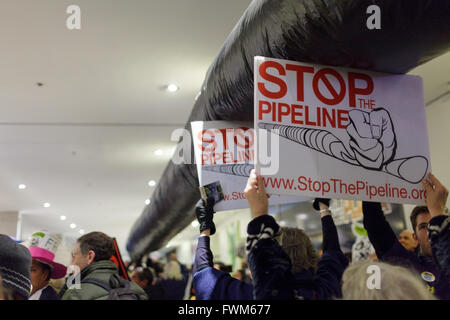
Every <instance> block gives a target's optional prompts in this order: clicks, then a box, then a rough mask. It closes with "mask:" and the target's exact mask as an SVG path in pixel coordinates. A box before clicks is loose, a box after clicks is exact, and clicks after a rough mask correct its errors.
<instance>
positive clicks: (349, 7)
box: [127, 0, 450, 260]
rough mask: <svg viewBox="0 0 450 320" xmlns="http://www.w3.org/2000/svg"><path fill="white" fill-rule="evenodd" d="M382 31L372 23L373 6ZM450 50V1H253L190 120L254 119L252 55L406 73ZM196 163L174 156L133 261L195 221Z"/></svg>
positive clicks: (138, 226)
mask: <svg viewBox="0 0 450 320" xmlns="http://www.w3.org/2000/svg"><path fill="white" fill-rule="evenodd" d="M374 4H375V5H377V6H378V7H379V8H380V16H381V29H372V30H371V29H368V27H367V24H366V23H367V19H368V18H369V16H371V15H372V12H370V13H366V11H367V8H368V7H369V6H370V5H374ZM449 49H450V1H447V0H427V1H424V0H353V1H352V0H347V1H342V0H254V1H253V2H252V3H251V4H250V6H249V7H248V8H247V10H246V11H245V13H244V15H243V16H242V17H241V19H240V20H239V22H238V23H237V25H236V26H235V27H234V29H233V30H232V32H231V34H230V35H229V36H228V38H227V40H226V41H225V43H224V45H223V46H222V49H221V50H220V52H219V54H218V56H217V57H216V58H215V60H214V62H213V64H212V65H211V66H210V68H209V70H208V73H207V75H206V77H205V80H204V83H203V86H202V88H201V92H200V95H199V97H198V99H197V101H196V102H195V104H194V108H193V111H192V113H191V115H190V117H189V119H188V122H187V124H186V127H185V128H186V129H188V130H189V131H190V122H191V121H195V120H246V121H249V120H250V121H252V120H253V57H254V56H257V55H260V56H266V57H273V58H281V59H288V60H295V61H303V62H313V63H319V64H324V65H333V66H343V67H352V68H358V69H366V70H372V71H381V72H390V73H406V72H408V71H409V70H411V69H412V68H414V67H416V66H418V65H420V64H422V63H424V62H427V61H429V60H431V59H433V58H435V57H437V56H439V55H441V54H443V53H445V52H447V51H448V50H449ZM199 198H200V193H199V191H198V180H197V171H196V168H195V165H193V164H182V165H175V164H174V163H172V162H169V164H168V165H167V167H166V169H165V171H164V174H163V176H162V178H161V180H160V181H159V184H158V186H157V187H156V190H155V192H154V193H153V196H152V199H151V200H152V202H151V205H149V206H147V207H146V208H145V209H144V211H143V213H142V215H141V217H140V218H139V219H138V220H137V221H136V222H135V224H134V226H133V228H132V230H131V233H130V236H129V238H128V243H127V249H128V251H129V253H130V255H131V257H132V259H134V260H137V259H139V258H140V257H142V255H144V254H146V253H148V252H151V251H154V250H157V249H159V248H161V247H162V246H163V245H165V243H166V242H167V241H168V240H169V239H171V238H172V237H173V236H174V235H175V234H177V233H178V232H179V231H181V230H182V229H183V228H185V227H186V226H187V225H188V224H189V222H190V221H192V219H194V217H195V214H194V205H195V203H196V202H197V200H198V199H199Z"/></svg>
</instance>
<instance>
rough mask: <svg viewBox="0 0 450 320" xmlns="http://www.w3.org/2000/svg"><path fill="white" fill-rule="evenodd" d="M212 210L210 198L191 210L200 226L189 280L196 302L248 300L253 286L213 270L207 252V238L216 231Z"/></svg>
mask: <svg viewBox="0 0 450 320" xmlns="http://www.w3.org/2000/svg"><path fill="white" fill-rule="evenodd" d="M213 208H214V199H213V198H208V199H207V203H205V202H204V201H203V200H200V201H199V202H198V203H197V205H196V208H195V213H196V216H197V220H198V222H199V226H200V237H199V238H198V244H197V250H196V252H195V262H194V276H193V284H194V288H195V293H196V298H197V299H198V300H252V299H253V286H251V285H249V284H247V283H245V282H243V281H239V280H237V279H235V278H232V277H231V276H230V275H229V274H228V273H226V272H223V271H220V270H217V269H214V268H213V259H214V257H213V253H212V251H211V249H210V235H213V234H214V233H215V231H216V228H215V225H214V222H213V215H214V209H213Z"/></svg>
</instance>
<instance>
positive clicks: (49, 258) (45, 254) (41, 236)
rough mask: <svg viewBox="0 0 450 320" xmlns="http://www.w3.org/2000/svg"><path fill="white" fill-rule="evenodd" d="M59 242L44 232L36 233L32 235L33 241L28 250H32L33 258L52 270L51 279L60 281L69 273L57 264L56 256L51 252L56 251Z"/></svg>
mask: <svg viewBox="0 0 450 320" xmlns="http://www.w3.org/2000/svg"><path fill="white" fill-rule="evenodd" d="M58 244H59V241H58V239H57V238H56V237H53V236H52V235H49V234H48V233H46V232H45V231H44V232H36V233H34V234H33V235H32V241H31V245H30V247H28V250H30V253H31V257H32V258H33V259H36V260H37V261H39V262H41V263H45V264H46V265H48V266H50V268H51V270H52V271H51V275H50V278H52V279H60V278H63V277H64V276H65V275H66V273H67V268H66V267H65V266H64V265H62V264H60V263H57V262H55V261H54V260H55V254H54V253H53V252H52V251H50V250H53V251H56V249H57V247H58Z"/></svg>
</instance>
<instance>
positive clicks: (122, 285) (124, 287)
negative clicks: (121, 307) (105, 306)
mask: <svg viewBox="0 0 450 320" xmlns="http://www.w3.org/2000/svg"><path fill="white" fill-rule="evenodd" d="M81 283H91V284H95V285H97V286H99V287H101V288H103V289H105V290H106V291H107V292H109V294H108V298H107V300H141V296H140V295H139V294H138V293H136V292H134V291H133V290H132V289H131V286H130V281H127V280H125V279H122V278H120V277H118V276H116V275H112V276H111V278H109V283H106V282H104V281H101V280H98V279H93V278H91V279H84V280H82V281H81Z"/></svg>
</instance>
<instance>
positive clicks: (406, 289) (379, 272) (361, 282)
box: [342, 260, 436, 300]
mask: <svg viewBox="0 0 450 320" xmlns="http://www.w3.org/2000/svg"><path fill="white" fill-rule="evenodd" d="M342 299H343V300H436V298H435V297H434V295H433V294H432V293H431V292H429V291H428V290H427V289H426V287H425V286H424V285H423V283H422V280H421V279H420V277H419V276H418V275H417V273H414V272H412V271H411V270H410V269H407V268H404V267H401V266H395V265H391V264H388V263H384V262H373V261H370V260H362V261H360V262H358V263H355V264H352V265H351V266H350V267H348V268H347V270H345V272H344V275H343V276H342Z"/></svg>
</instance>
